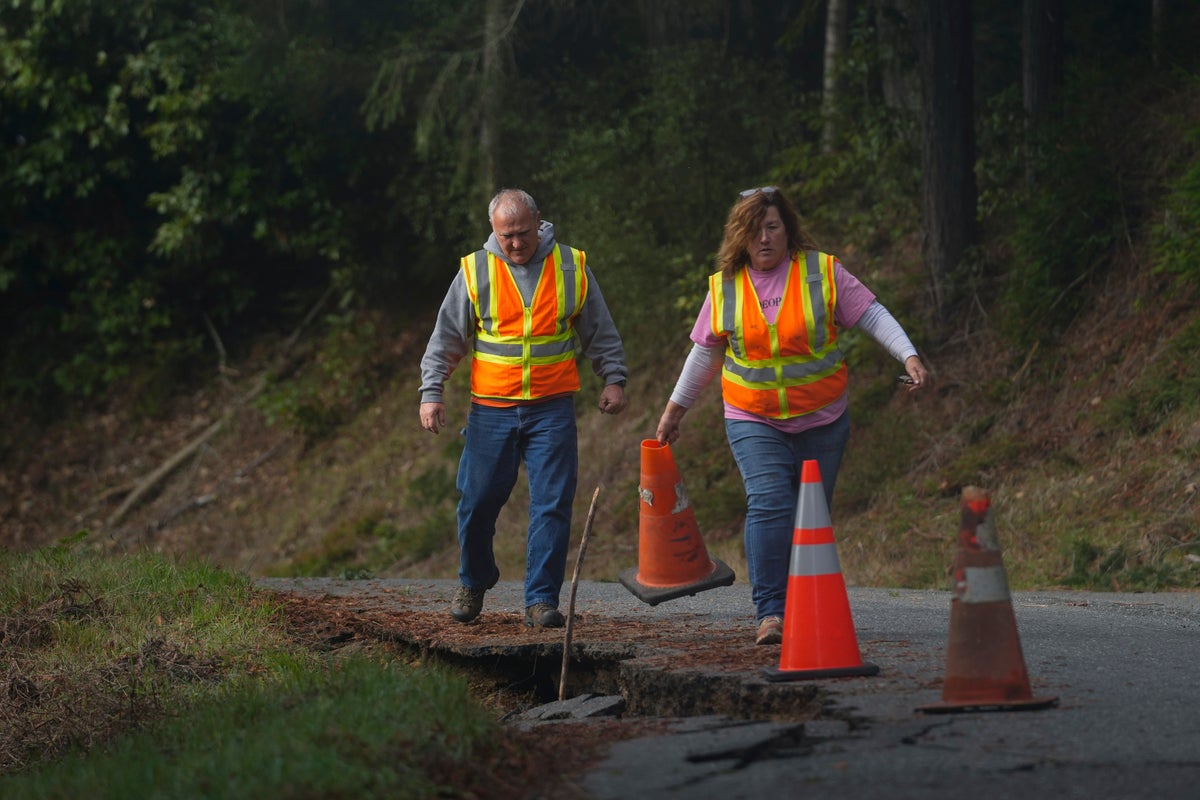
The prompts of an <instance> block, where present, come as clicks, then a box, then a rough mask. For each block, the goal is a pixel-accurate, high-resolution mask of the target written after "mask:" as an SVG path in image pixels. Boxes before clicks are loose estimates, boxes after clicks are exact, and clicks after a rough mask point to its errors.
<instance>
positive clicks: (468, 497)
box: [458, 397, 579, 608]
mask: <svg viewBox="0 0 1200 800" xmlns="http://www.w3.org/2000/svg"><path fill="white" fill-rule="evenodd" d="M466 436H467V442H466V446H465V448H464V449H463V454H462V459H461V460H460V461H459V464H458V490H459V491H460V492H461V493H462V496H461V497H460V498H459V501H458V544H459V547H460V548H461V561H460V566H459V573H458V577H459V580H460V581H461V582H462V584H463V586H466V587H467V588H469V589H489V588H491V587H492V586H493V585H494V584H495V582H496V580H497V579H498V577H499V570H498V568H497V567H496V556H495V551H494V550H493V548H492V541H493V539H495V537H496V519H497V517H499V516H500V509H501V508H503V507H504V504H505V503H506V502H508V498H509V496H510V495H511V494H512V490H513V486H515V485H516V482H517V469H518V468H519V467H520V465H521V462H522V461H523V462H524V463H525V472H526V475H527V476H528V478H529V531H528V539H527V542H526V551H525V606H526V608H528V607H529V606H532V605H535V604H536V603H549V604H550V605H552V606H554V607H555V608H557V607H558V596H559V592H560V591H561V589H562V583H563V576H564V575H565V573H566V568H567V549H568V547H569V545H570V539H571V511H572V507H573V505H574V502H575V485H576V480H577V476H578V473H579V450H578V437H577V434H576V429H575V401H574V399H573V398H571V397H559V398H555V399H553V400H547V401H545V402H543V403H533V404H530V405H520V406H511V407H508V408H495V407H491V406H483V405H479V404H478V403H472V404H471V410H470V413H469V414H468V416H467V430H466Z"/></svg>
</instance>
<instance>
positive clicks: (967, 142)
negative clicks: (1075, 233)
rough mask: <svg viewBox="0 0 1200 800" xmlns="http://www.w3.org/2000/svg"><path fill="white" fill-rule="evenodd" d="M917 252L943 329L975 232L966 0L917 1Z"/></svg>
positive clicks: (968, 7) (932, 308)
mask: <svg viewBox="0 0 1200 800" xmlns="http://www.w3.org/2000/svg"><path fill="white" fill-rule="evenodd" d="M917 16H918V22H917V31H918V45H919V46H918V51H919V59H920V71H921V123H922V135H921V140H922V145H921V166H922V173H923V175H924V185H923V188H922V193H921V194H922V212H923V223H924V224H923V227H924V235H923V241H922V248H921V249H922V257H923V259H924V261H925V266H926V268H927V269H928V270H929V299H930V303H929V306H930V312H931V314H932V316H933V320H932V321H933V324H934V329H935V330H936V331H937V333H938V334H939V335H940V334H942V333H944V330H943V329H944V326H945V323H946V322H947V319H948V317H949V315H950V312H951V310H952V309H953V305H954V303H955V300H956V297H955V294H956V293H955V291H954V286H955V284H956V282H957V279H958V272H959V268H960V266H961V261H962V258H963V254H964V253H965V252H966V250H967V248H968V247H969V246H970V245H972V244H973V243H974V242H975V238H976V212H975V205H976V185H975V132H974V127H973V103H974V87H973V82H974V69H973V66H972V57H973V48H972V45H971V39H972V31H971V17H972V14H971V2H970V0H922V2H920V3H919V8H918V12H917Z"/></svg>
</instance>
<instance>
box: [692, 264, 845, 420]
mask: <svg viewBox="0 0 1200 800" xmlns="http://www.w3.org/2000/svg"><path fill="white" fill-rule="evenodd" d="M834 263H835V259H834V257H833V256H831V255H828V254H826V253H818V252H816V251H811V252H808V253H806V254H805V267H806V268H805V269H804V270H801V268H800V259H799V257H798V256H794V257H793V258H792V262H791V264H790V265H789V266H788V276H787V282H786V284H785V286H784V290H783V300H782V302H781V304H780V306H779V314H778V316H777V317H776V319H775V322H774V323H773V324H772V323H768V322H767V319H766V317H765V316H763V312H762V306H761V305H760V304H759V300H758V294H757V293H756V292H755V291H754V284H753V282H751V280H750V274H749V267H746V268H744V269H742V270H741V272H740V273H739V274H737V275H735V276H734V277H733V279H732V280H728V281H726V280H723V279H722V277H721V273H719V272H718V273H716V274H715V275H712V276H711V277H710V278H709V290H710V291H711V292H712V330H713V334H714V335H716V336H723V337H726V340H727V342H728V344H727V345H726V348H725V366H724V367H723V369H722V370H721V390H722V392H723V393H724V397H725V400H726V402H728V403H729V404H730V405H732V406H735V407H736V408H740V409H742V410H744V411H749V412H750V413H752V414H757V415H759V416H761V417H767V418H769V419H788V418H791V417H799V416H802V415H804V414H811V413H812V412H814V411H817V410H818V409H821V408H824V407H825V406H827V405H829V404H830V403H832V402H834V401H835V400H837V399H838V398H839V397H841V396H842V394H843V393H844V392H845V391H846V360H845V358H844V357H843V356H842V352H841V350H839V349H838V346H837V326H836V325H835V324H834V319H833V313H834V309H835V307H836V306H837V286H836V285H835V284H834V281H833V265H834Z"/></svg>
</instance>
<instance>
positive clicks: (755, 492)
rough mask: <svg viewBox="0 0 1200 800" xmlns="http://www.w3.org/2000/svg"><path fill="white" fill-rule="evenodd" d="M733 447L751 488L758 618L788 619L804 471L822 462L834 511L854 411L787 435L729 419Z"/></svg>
mask: <svg viewBox="0 0 1200 800" xmlns="http://www.w3.org/2000/svg"><path fill="white" fill-rule="evenodd" d="M725 434H726V436H727V437H728V438H729V448H730V449H731V450H732V451H733V457H734V460H736V461H737V465H738V469H739V470H740V471H741V473H742V482H743V483H744V484H745V487H746V502H747V507H746V529H745V544H746V566H747V567H748V569H749V570H750V597H751V599H752V600H753V601H754V608H755V612H756V616H757V618H758V619H759V620H762V619H763V618H764V617H780V618H782V617H783V612H784V609H785V608H786V607H787V585H788V567H789V563H790V560H791V554H792V538H793V534H794V532H795V527H796V503H797V500H798V498H799V496H800V467H801V466H802V465H803V464H804V462H805V461H816V462H817V465H818V466H819V467H820V469H821V483H822V486H823V488H824V489H825V502H826V503H827V504H828V505H829V507H830V508H832V507H833V486H834V483H835V482H836V481H837V474H838V469H839V468H840V467H841V464H842V454H843V453H844V452H845V451H846V443H847V442H848V441H849V440H850V413H849V412H846V413H845V414H842V416H840V417H838V418H837V419H836V420H834V421H833V422H831V423H829V424H828V425H824V426H822V427H819V428H813V429H810V430H807V431H804V432H802V433H792V434H789V433H783V432H782V431H779V430H776V429H775V428H772V427H771V426H770V425H765V424H763V423H760V422H747V421H745V420H725Z"/></svg>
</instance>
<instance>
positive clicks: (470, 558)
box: [420, 189, 628, 628]
mask: <svg viewBox="0 0 1200 800" xmlns="http://www.w3.org/2000/svg"><path fill="white" fill-rule="evenodd" d="M488 220H489V221H490V222H491V225H492V235H491V236H490V237H489V238H488V240H487V243H486V244H485V245H484V248H483V249H482V250H479V251H477V252H475V253H472V254H471V255H468V256H464V257H463V258H462V261H461V263H460V269H459V271H458V273H457V275H455V277H454V280H453V282H452V283H451V285H450V289H449V291H448V292H447V293H446V297H445V299H444V300H443V301H442V307H441V309H440V310H439V311H438V317H437V323H436V324H435V325H434V329H433V335H432V336H431V337H430V339H429V346H428V347H427V348H426V350H425V356H424V358H422V359H421V389H420V391H421V408H420V414H421V427H423V428H424V429H425V430H427V431H430V432H432V433H435V434H436V433H438V432H439V431H440V430H441V429H442V428H444V427H445V426H446V407H445V404H444V403H443V399H442V398H443V395H442V389H443V386H444V384H445V381H446V379H447V378H449V377H450V374H451V373H452V372H453V371H454V368H455V367H456V366H457V365H458V363H459V361H460V360H462V358H463V357H464V356H467V355H471V357H472V358H471V410H470V413H469V414H468V417H467V428H466V445H465V447H464V449H463V454H462V459H461V461H460V462H459V465H458V490H459V492H461V497H460V499H459V503H458V543H459V547H460V550H461V553H460V566H459V573H458V575H459V581H460V583H461V584H462V585H461V587H460V588H459V590H458V593H457V594H456V595H455V597H454V601H453V603H452V604H451V606H450V614H451V616H453V617H454V619H456V620H458V621H459V622H470V621H472V620H473V619H475V618H476V617H477V616H479V612H480V611H481V610H482V609H483V596H484V593H485V592H486V591H487V590H488V589H490V588H492V587H493V586H495V585H496V582H497V581H498V580H500V570H499V569H498V568H497V566H496V558H495V553H494V551H493V548H492V540H493V539H494V538H495V535H496V519H497V517H498V516H499V514H500V509H501V508H502V507H503V506H504V504H505V502H507V501H508V498H509V495H510V494H511V493H512V489H513V486H514V485H515V483H516V480H517V469H518V467H519V466H520V464H521V462H522V461H524V463H525V471H526V474H527V475H528V478H529V531H528V540H527V544H526V558H525V624H526V625H527V626H530V627H544V628H559V627H562V626H563V625H564V624H565V622H566V621H565V620H564V618H563V615H562V613H561V612H560V611H559V610H558V599H559V593H560V591H561V589H562V582H563V576H564V574H565V572H566V565H567V550H568V548H569V544H570V536H571V512H572V506H573V504H574V500H575V485H576V476H577V474H578V467H579V453H578V447H577V443H576V442H577V437H576V429H575V401H574V394H575V392H577V391H579V388H580V383H579V373H578V370H577V369H576V364H575V358H576V353H577V351H578V353H580V354H582V355H583V356H584V357H586V358H587V359H589V360H590V361H591V362H592V368H593V369H594V370H595V372H596V374H597V375H598V376H600V378H601V379H602V380H603V381H604V384H605V386H604V390H603V391H602V392H601V394H600V402H599V405H600V411H601V412H602V413H605V414H619V413H621V411H622V410H623V409H624V408H625V405H626V401H625V391H624V387H625V380H626V377H627V374H628V373H627V370H626V367H625V351H624V347H623V346H622V344H621V337H620V336H619V335H618V333H617V329H616V325H615V324H614V323H613V319H612V315H611V314H610V313H609V310H608V306H607V305H605V302H604V297H603V295H601V293H600V287H599V286H598V285H597V283H596V280H595V277H594V275H593V274H592V270H591V268H589V267H588V266H587V263H586V258H585V256H584V253H583V252H582V251H580V250H576V249H574V248H572V247H569V246H567V245H564V244H561V243H559V242H557V241H556V240H555V238H554V225H553V224H552V223H550V222H546V221H544V220H543V219H542V217H541V214H540V213H539V212H538V208H537V204H536V203H535V202H534V200H533V198H532V197H530V196H529V195H528V194H527V193H526V192H524V191H521V190H519V189H504V190H501V191H500V192H499V193H498V194H497V195H496V196H495V197H494V198H492V202H491V204H490V205H489V206H488Z"/></svg>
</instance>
